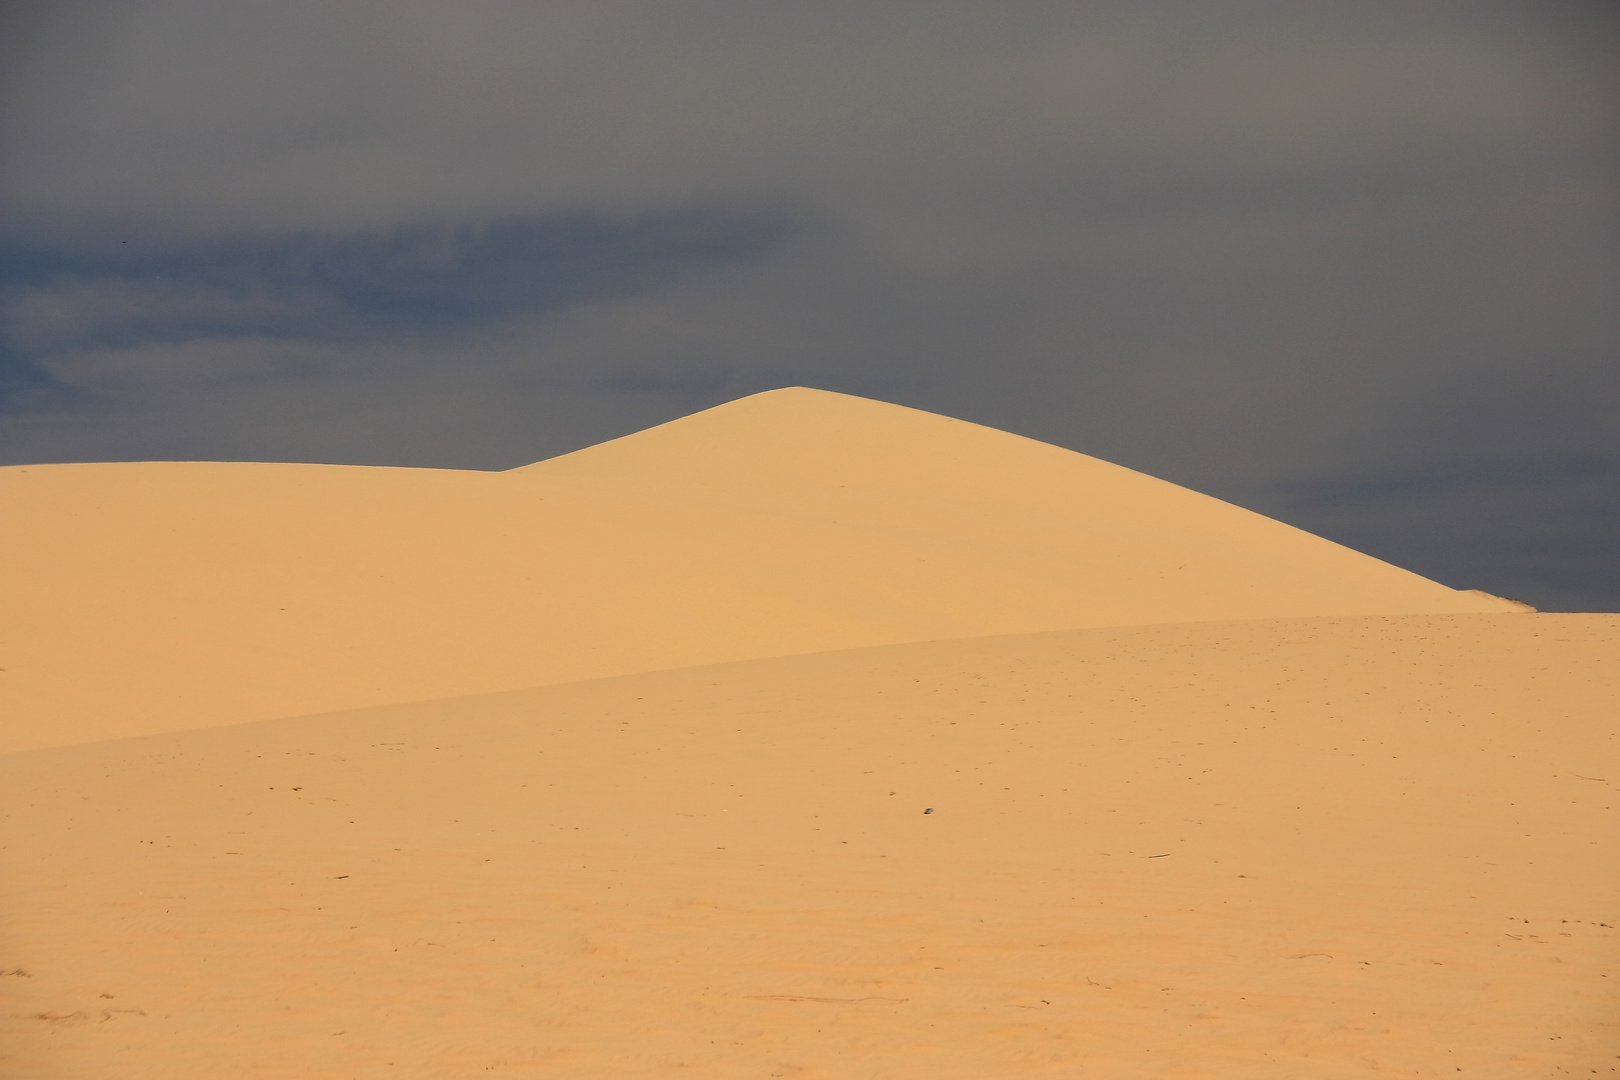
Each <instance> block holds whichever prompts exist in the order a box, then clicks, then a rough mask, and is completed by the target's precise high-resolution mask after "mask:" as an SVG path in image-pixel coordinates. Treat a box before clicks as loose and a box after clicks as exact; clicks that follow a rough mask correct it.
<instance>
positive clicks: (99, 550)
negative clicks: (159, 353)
mask: <svg viewBox="0 0 1620 1080" xmlns="http://www.w3.org/2000/svg"><path fill="white" fill-rule="evenodd" d="M0 506H3V507H4V515H5V517H4V523H3V525H4V532H3V542H4V551H3V555H4V564H3V566H0V585H3V588H4V593H3V595H0V602H3V610H4V612H5V616H4V621H5V625H4V634H5V636H4V649H5V660H4V662H3V664H0V666H3V667H4V668H5V671H4V672H3V673H0V680H3V681H0V688H3V692H4V694H5V697H4V710H5V712H4V717H5V719H4V722H3V726H0V748H3V749H5V750H6V751H8V752H7V753H5V754H4V755H0V784H3V788H0V790H3V791H4V792H5V795H4V811H5V830H4V835H3V837H0V842H3V844H4V854H3V866H0V871H3V872H0V895H3V897H4V911H3V916H4V926H3V930H4V932H3V934H0V993H3V995H4V1001H3V1005H4V1009H3V1015H0V1025H3V1029H0V1055H3V1056H0V1063H3V1070H0V1071H3V1072H4V1075H6V1076H8V1077H10V1076H17V1077H66V1078H78V1077H84V1078H91V1077H94V1078H101V1077H108V1076H119V1077H153V1078H158V1077H163V1078H176V1077H182V1078H184V1077H216V1076H222V1075H260V1076H265V1077H281V1076H313V1077H356V1076H367V1077H369V1076H379V1077H381V1076H387V1077H437V1076H445V1077H461V1076H482V1075H494V1076H500V1075H509V1076H524V1077H527V1076H547V1077H551V1076H558V1077H568V1076H580V1077H587V1076H588V1077H598V1076H600V1077H617V1076H650V1075H665V1074H681V1075H694V1076H716V1077H733V1076H761V1077H766V1076H796V1077H929V1078H938V1077H987V1076H1052V1077H1060V1076H1061V1077H1070V1076H1082V1075H1086V1076H1089V1075H1096V1076H1108V1077H1115V1076H1118V1077H1133V1076H1143V1077H1149V1076H1151V1077H1179V1076H1187V1077H1195V1076H1197V1077H1233V1078H1237V1077H1244V1078H1247V1077H1279V1078H1280V1077H1300V1076H1309V1077H1334V1076H1359V1075H1364V1074H1365V1075H1372V1074H1374V1073H1389V1074H1394V1075H1405V1076H1414V1075H1417V1076H1442V1075H1443V1076H1458V1075H1462V1076H1492V1077H1500V1076H1511V1077H1521V1076H1522V1077H1546V1076H1555V1075H1593V1074H1594V1072H1595V1074H1597V1075H1612V1074H1613V1073H1614V1071H1615V1070H1616V1068H1617V1067H1620V1056H1617V1053H1620V1051H1617V1045H1620V1025H1617V1023H1616V1020H1615V1018H1616V1017H1620V964H1617V963H1616V959H1617V957H1620V948H1617V938H1616V930H1615V927H1616V926H1617V925H1620V850H1617V848H1620V843H1617V841H1620V830H1617V828H1616V811H1615V809H1614V798H1613V795H1614V788H1615V785H1616V783H1620V729H1617V728H1616V725H1615V720H1616V716H1617V715H1620V710H1617V709H1616V707H1615V706H1616V702H1617V701H1620V616H1616V615H1552V614H1535V613H1530V612H1528V611H1527V610H1526V609H1524V608H1523V607H1522V605H1516V604H1514V603H1512V602H1510V601H1505V600H1500V599H1498V598H1495V597H1490V596H1487V595H1484V594H1478V593H1470V592H1459V591H1456V590H1453V589H1451V588H1447V587H1445V586H1442V585H1439V584H1436V583H1434V582H1431V581H1428V580H1425V579H1423V578H1421V577H1418V576H1416V575H1413V574H1410V573H1408V572H1406V571H1404V570H1400V569H1398V568H1396V567H1392V566H1389V565H1387V564H1385V563H1381V562H1379V561H1377V560H1374V559H1371V558H1369V557H1367V556H1364V555H1361V554H1358V553H1355V552H1352V551H1349V550H1347V549H1345V548H1342V547H1339V546H1337V545H1334V544H1331V543H1329V542H1327V541H1325V540H1322V539H1320V538H1317V537H1314V536H1310V535H1309V534H1306V533H1303V532H1300V531H1298V530H1296V529H1292V528H1290V527H1288V526H1285V525H1281V524H1279V523H1277V522H1274V521H1270V520H1268V519H1266V518H1263V517H1260V516H1258V515H1255V514H1252V513H1249V512H1247V511H1243V510H1240V509H1238V508H1235V507H1232V506H1230V505H1228V504H1224V503H1221V502H1219V501H1217V500H1214V499H1210V498H1207V497H1205V496H1202V495H1198V494H1195V493H1192V492H1189V491H1186V490H1184V489H1181V488H1177V487H1175V486H1173V485H1170V484H1166V483H1164V482H1162V481H1158V480H1155V479H1152V478H1150V477H1146V476H1143V475H1141V474H1138V473H1133V472H1131V471H1129V470H1125V469H1121V468H1118V467H1116V466H1112V465H1109V464H1106V463H1103V462H1100V461H1097V460H1095V459H1092V458H1087V457H1085V456H1083V455H1079V454H1074V453H1070V452H1068V451H1065V450H1061V449H1058V448H1055V447H1051V446H1046V445H1044V444H1040V443H1036V442H1032V441H1030V440H1026V439H1022V438H1018V437H1016V436H1012V435H1008V434H1005V433H1002V432H996V431H992V430H989V429H985V428H982V427H977V426H975V425H972V424H967V423H964V422H961V421H954V420H949V419H946V418H943V417H938V416H933V415H930V414H926V413H919V412H916V411H914V410H908V409H903V408H900V407H897V406H892V405H885V404H880V403H876V402H870V401H865V400H863V399H858V398H850V397H845V396H841V395H835V394H827V393H822V392H817V391H808V390H783V391H776V392H773V393H770V394H762V395H757V396H755V397H752V398H745V399H743V400H741V401H737V402H733V403H731V404H729V405H725V406H721V407H720V408H718V409H713V410H710V411H708V412H705V413H700V414H697V415H695V416H691V417H687V418H685V419H683V420H680V421H676V422H675V423H672V424H667V425H664V426H662V427H658V428H654V429H651V430H649V431H645V432H641V433H639V434H637V435H633V436H630V437H628V438H625V439H620V440H615V441H614V442H610V443H605V444H603V445H600V446H596V447H592V448H590V449H587V450H583V451H580V452H578V453H576V454H570V455H566V456H564V457H561V458H556V459H553V460H550V461H545V462H541V463H539V464H536V465H532V466H529V467H526V468H522V469H516V470H512V471H510V472H506V473H496V474H486V473H467V472H450V471H435V470H410V469H362V468H349V467H335V466H316V465H257V464H207V463H138V464H116V465H113V464H109V465H61V466H30V467H18V468H11V469H4V470H0Z"/></svg>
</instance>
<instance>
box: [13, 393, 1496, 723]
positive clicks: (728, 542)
mask: <svg viewBox="0 0 1620 1080" xmlns="http://www.w3.org/2000/svg"><path fill="white" fill-rule="evenodd" d="M0 507H3V532H0V610H3V612H4V615H3V620H4V622H3V630H0V632H3V635H4V637H3V641H0V647H3V660H0V667H3V668H4V669H5V670H4V672H3V673H0V694H3V695H4V696H3V698H0V707H3V709H4V715H5V721H4V726H3V728H0V749H18V748H25V747H31V746H42V745H55V744H63V743H71V742H78V741H84V740H92V739H100V738H109V737H115V736H121V735H128V734H137V733H141V732H151V731H162V730H175V729H183V728H189V727H197V726H208V725H215V724H228V723H235V722H240V721H245V720H254V719H262V718H267V717H274V716H287V715H294V714H299V713H310V712H318V711H325V710H332V709H340V708H352V707H360V706H366V705H374V704H381V703H384V702H391V701H410V700H419V699H425V698H435V697H446V696H453V695H459V694H467V693H476V692H482V691H492V690H502V689H512V688H518V687H523V686H531V685H541V684H547V683H559V682H567V681H572V680H578V679H588V678H596V677H601V676H608V675H615V674H621V673H625V672H632V671H645V670H657V669H665V668H675V667H682V666H687V665H692V664H706V663H716V662H722V661H728V660H735V659H742V658H747V657H760V656H771V655H788V654H796V653H804V652H814V651H821V650H827V649H839V648H849V647H855V646H863V645H876V644H884V643H891V642H902V641H919V640H933V639H940V638H953V637H966V636H974V635H989V634H1004V633H1013V632H1023V631H1035V630H1047V629H1060V628H1069V627H1089V626H1108V625H1124V624H1152V623H1173V622H1185V621H1194V620H1211V619H1239V618H1270V617H1278V616H1295V615H1354V614H1377V613H1387V614H1400V613H1420V612H1483V611H1503V610H1508V608H1509V607H1510V605H1508V604H1507V603H1506V602H1505V601H1499V600H1496V599H1495V598H1491V597H1486V596H1482V595H1477V594H1468V593H1461V592H1458V591H1455V590H1453V589H1449V588H1446V587H1444V586H1442V585H1439V584H1436V583H1435V582H1432V581H1429V580H1427V579H1424V578H1421V577H1419V576H1417V575H1415V574H1411V573H1409V572H1407V571H1404V570H1400V569H1397V568H1396V567H1393V566H1390V565H1388V564H1386V563H1383V562H1379V561H1378V560H1376V559H1372V558H1369V557H1367V556H1365V555H1361V554H1358V553H1356V552H1354V551H1350V550H1348V549H1346V548H1344V547H1340V546H1338V545H1336V544H1333V543H1330V542H1328V541H1326V540H1323V539H1321V538H1319V537H1315V536H1311V535H1309V534H1307V533H1304V532H1301V531H1299V530H1297V529H1294V528H1291V527H1289V526H1286V525H1282V524H1280V523H1278V522H1276V521H1272V520H1270V519H1267V518H1264V517H1261V516H1259V515H1257V514H1253V513H1250V512H1248V511H1245V510H1241V509H1238V508H1237V507H1234V506H1231V505H1229V504H1226V503H1222V502H1220V501H1218V500H1215V499H1211V498H1208V497H1206V496H1203V495H1199V494H1196V493H1194V492H1191V491H1187V490H1185V489H1183V488H1178V487H1176V486H1174V485H1172V484H1168V483H1165V482H1163V481H1160V480H1155V479H1153V478H1152V477H1148V476H1144V475H1142V474H1140V473H1135V472H1132V471H1130V470H1128V469H1123V468H1119V467H1117V466H1114V465H1110V464H1107V463H1105V462H1102V461H1098V460H1096V459H1094V458H1089V457H1086V456H1084V455H1081V454H1076V453H1072V452H1070V451H1067V450H1063V449H1060V448H1058V447H1054V446H1049V445H1046V444H1044V443H1039V442H1035V441H1032V440H1029V439H1024V438H1021V437H1018V436H1014V435H1009V434H1006V433H1004V432H1000V431H995V430H992V429H989V428H984V427H980V426H977V425H974V424H969V423H965V422H962V421H957V420H950V419H947V418H945V417H941V416H935V415H933V414H929V413H923V412H918V411H916V410H912V409H906V408H902V407H900V406H896V405H888V404H883V403H879V402H873V401H868V400H865V399H861V398H854V397H848V396H844V395H840V394H831V393H825V392H822V391H814V390H804V389H789V390H777V391H772V392H770V393H765V394H759V395H756V396H753V397H749V398H744V399H742V400H739V401H735V402H732V403H730V404H727V405H723V406H720V407H719V408H715V409H710V410H708V411H706V412H702V413H698V414H696V415H694V416H689V417H686V418H684V419H681V420H677V421H675V422H673V423H670V424H665V425H662V426H660V427H656V428H652V429H650V430H648V431H644V432H640V433H638V434H635V435H631V436H629V437H626V438H623V439H618V440H615V441H613V442H609V443H604V444H602V445H600V446H595V447H591V448H589V449H586V450H582V451H579V452H577V453H573V454H568V455H564V456H562V457H559V458H554V459H552V460H549V461H544V462H540V463H539V464H536V465H531V466H528V467H526V468H521V469H515V470H512V471H510V472H506V473H477V472H456V471H445V470H425V469H385V468H358V467H339V466H324V465H273V464H221V463H188V462H180V463H135V464H102V465H48V466H26V467H13V468H8V469H0Z"/></svg>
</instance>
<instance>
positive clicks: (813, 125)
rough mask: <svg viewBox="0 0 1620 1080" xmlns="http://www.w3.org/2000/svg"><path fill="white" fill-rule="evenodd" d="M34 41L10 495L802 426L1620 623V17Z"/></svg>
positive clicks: (463, 22) (911, 15) (826, 10)
mask: <svg viewBox="0 0 1620 1080" xmlns="http://www.w3.org/2000/svg"><path fill="white" fill-rule="evenodd" d="M0 10H3V11H4V14H0V42H3V44H0V209H3V218H0V222H3V223H0V288H3V290H4V291H3V307H0V393H3V397H4V416H3V417H0V462H3V463H6V464H20V463H32V462H50V461H107V460H146V459H212V460H273V461H324V462H343V463H357V464H393V465H416V466H440V467H455V468H479V469H498V468H508V467H511V466H515V465H520V464H524V463H527V462H530V461H534V460H538V459H540V458H545V457H550V456H552V455H555V454H558V453H562V452H565V451H568V450H573V449H577V448H579V447H581V446H585V445H589V444H591V443H594V442H599V441H601V440H603V439H607V438H612V437H615V436H618V435H622V434H625V433H628V432H630V431H634V430H637V429H639V428H643V427H646V426H649V425H651V424H654V423H659V422H662V421H664V420H668V419H672V418H674V417H676V416H679V415H683V414H685V413H688V412H692V411H695V410H697V409H701V408H706V407H708V406H710V405H714V404H718V403H720V402H722V401H726V400H729V399H731V398H735V397H739V396H741V395H744V394H748V393H752V392H755V391H758V390H764V389H769V388H772V387H777V386H784V385H806V386H816V387H822V388H825V389H829V390H839V391H845V392H849V393H856V394H862V395H865V396H869V397H877V398H882V399H885V400H889V401H895V402H898V403H900V404H904V405H911V406H915V407H918V408H924V409H929V410H933V411H936V412H942V413H946V414H949V415H952V416H958V417H962V418H964V419H968V420H974V421H977V422H980V423H984V424H990V425H992V426H995V427H999V428H1004V429H1006V430H1009V431H1014V432H1017V433H1019V434H1023V435H1029V436H1031V437H1034V438H1037V439H1043V440H1046V441H1048V442H1053V443H1057V444H1059V445H1061V446H1067V447H1070V448H1072V449H1075V450H1079V451H1082V452H1084V453H1088V454H1093V455H1096V456H1098V457H1102V458H1105V459H1108V460H1110V461H1115V462H1118V463H1120V464H1122V465H1127V466H1130V467H1132V468H1136V469H1141V470H1143V471H1145V472H1149V473H1152V474H1154V475H1157V476H1161V477H1164V478H1165V479H1168V480H1172V481H1175V482H1177V483H1180V484H1185V485H1187V486H1189V487H1193V488H1196V489H1198V490H1201V491H1205V492H1208V493H1210V494H1213V495H1217V496H1219V497H1221V498H1225V499H1229V500H1231V501H1233V502H1236V503H1238V504H1240V505H1243V506H1247V507H1250V508H1251V509H1254V510H1258V511H1260V512H1261V513H1265V514H1268V515H1271V516H1273V517H1277V518H1280V519H1281V520H1284V521H1287V522H1290V523H1292V524H1295V525H1298V526H1300V527H1301V528H1305V529H1308V530H1310V531H1313V532H1317V533H1320V534H1322V535H1324V536H1327V537H1329V538H1331V539H1334V540H1337V541H1339V542H1341V543H1345V544H1348V545H1350V546H1352V547H1355V548H1358V549H1360V550H1363V551H1367V552H1369V553H1371V554H1373V555H1377V556H1379V557H1380V558H1385V559H1388V560H1390V561H1392V562H1395V563H1398V564H1400V565H1403V566H1406V567H1408V568H1410V569H1413V570H1416V571H1418V572H1419V573H1422V574H1426V575H1428V576H1430V577H1434V578H1436V579H1437V580H1439V581H1442V582H1444V583H1446V584H1448V585H1452V586H1456V587H1459V588H1483V589H1487V590H1489V591H1491V592H1496V593H1501V594H1504V595H1509V596H1515V597H1519V598H1522V599H1525V600H1528V601H1530V602H1531V603H1534V604H1536V605H1538V606H1541V607H1543V608H1545V609H1552V610H1610V611H1612V610H1617V609H1620V22H1617V21H1616V19H1615V18H1614V16H1613V12H1614V11H1615V6H1614V5H1611V4H1601V3H1589V4H1580V3H1560V2H1556V0H1526V2H1522V3H1510V2H1505V0H1504V2H1500V3H1446V2H1438V0H1436V2H1422V0H1416V2H1414V0H1402V2H1389V3H1385V2H1378V0H1356V2H1354V3H1352V2H1334V3H1314V2H1310V0H1293V2H1288V3H1280V2H1278V3H1211V2H1208V0H1202V2H1197V3H1185V4H1180V3H1168V2H1167V3H1146V2H1140V3H1138V2H1132V3H1124V2H1121V3H1105V2H1099V3H1087V4H1078V3H1072V2H1065V3H1052V4H1043V3H1019V2H1009V3H998V4H990V3H983V2H975V3H967V4H951V3H942V2H929V3H922V2H915V3H912V2H905V3H901V2H885V0H860V2H849V3H841V2H835V0H817V2H815V3H798V2H792V3H790V2H785V0H783V2H771V0H749V2H728V3H706V2H701V0H694V2H684V3H678V4H677V3H665V2H654V0H643V2H639V3H615V2H611V0H580V2H578V3H546V4H519V3H483V2H476V0H458V2H457V3H454V4H445V3H439V2H434V3H426V2H417V0H387V2H374V3H350V2H344V0H317V2H309V3H303V2H293V0H274V2H262V3H261V2H251V0H250V2H243V3H231V4H220V3H218V2H217V0H198V2H178V0H177V2H162V3H145V2H141V0H118V2H116V3H107V4H97V3H75V2H71V0H67V2H64V0H54V2H51V3H38V4H35V3H29V2H19V0H14V2H13V3H10V4H8V5H6V6H5V7H4V8H3V9H0Z"/></svg>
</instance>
